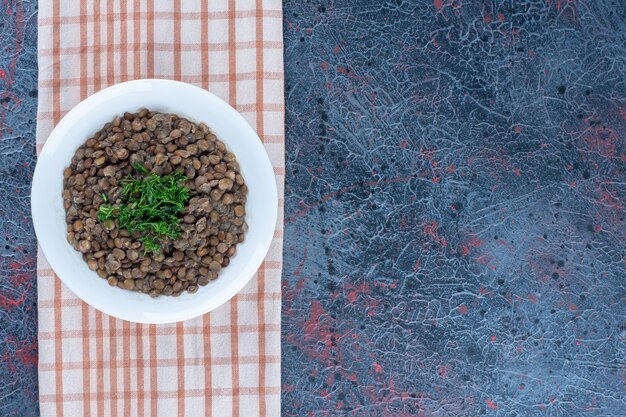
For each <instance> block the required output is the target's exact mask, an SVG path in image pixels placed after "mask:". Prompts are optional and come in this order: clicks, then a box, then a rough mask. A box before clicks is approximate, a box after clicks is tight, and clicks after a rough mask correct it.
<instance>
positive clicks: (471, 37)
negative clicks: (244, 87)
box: [282, 0, 626, 417]
mask: <svg viewBox="0 0 626 417" xmlns="http://www.w3.org/2000/svg"><path fill="white" fill-rule="evenodd" d="M284 13H285V22H284V32H285V48H286V50H285V62H286V63H285V69H286V97H287V114H286V120H287V155H286V156H287V172H286V175H287V186H286V196H285V209H286V215H285V217H286V225H285V258H284V260H285V267H284V272H283V322H282V332H283V333H282V334H283V338H282V340H283V342H282V347H283V359H282V376H283V397H282V398H283V403H282V411H283V415H284V416H316V417H319V416H338V415H349V416H477V415H482V414H485V415H493V416H496V415H497V416H582V415H585V416H588V415H602V416H607V415H610V416H616V415H626V395H625V392H626V390H625V383H626V366H625V362H624V358H625V357H626V344H625V337H626V331H625V330H626V329H625V326H624V317H625V312H626V309H625V305H626V304H625V302H626V300H625V295H626V291H625V282H626V281H625V275H626V250H625V249H626V248H625V235H626V233H625V231H626V226H625V223H624V215H625V214H626V213H625V209H624V205H625V204H626V172H625V169H626V81H625V80H626V46H625V43H624V41H625V37H626V7H625V6H624V3H623V2H620V1H580V0H579V1H566V0H541V1H485V2H478V1H460V0H434V1H432V0H430V1H407V0H393V1H373V0H365V1H358V2H357V1H332V2H326V1H323V2H321V3H320V2H303V1H299V0H287V1H286V2H285V10H284Z"/></svg>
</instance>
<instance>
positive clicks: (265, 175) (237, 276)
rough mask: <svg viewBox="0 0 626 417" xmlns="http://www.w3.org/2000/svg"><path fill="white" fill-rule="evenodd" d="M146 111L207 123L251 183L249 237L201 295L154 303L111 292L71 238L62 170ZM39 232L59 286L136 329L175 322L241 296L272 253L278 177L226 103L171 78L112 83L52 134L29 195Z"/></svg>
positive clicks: (140, 296) (254, 138) (254, 136)
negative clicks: (120, 120) (100, 136)
mask: <svg viewBox="0 0 626 417" xmlns="http://www.w3.org/2000/svg"><path fill="white" fill-rule="evenodd" d="M141 107H146V108H148V109H150V110H156V111H163V112H169V113H175V114H178V115H180V116H183V117H186V118H189V119H190V120H192V121H195V122H204V123H206V124H207V125H208V126H209V128H210V129H211V130H212V131H213V132H214V133H215V134H216V135H217V137H218V138H219V139H221V140H222V141H223V142H224V143H225V144H226V146H227V147H228V148H229V149H230V150H231V151H232V152H233V153H234V154H235V155H236V156H237V159H238V161H239V164H240V166H241V174H242V175H243V177H244V179H245V181H246V185H247V186H248V189H249V191H248V199H247V202H246V222H247V223H248V226H249V229H248V232H247V233H246V239H245V241H244V242H243V243H242V244H239V245H238V246H237V254H236V255H235V256H233V258H232V259H231V262H230V265H229V266H228V267H227V268H224V269H223V270H222V272H221V273H220V275H219V277H218V278H217V279H216V280H214V281H212V282H210V283H209V284H208V285H207V286H205V287H200V289H199V290H198V292H197V293H195V294H189V293H186V292H185V293H183V294H182V295H181V296H180V297H177V298H174V297H165V296H161V297H158V298H151V297H149V296H148V295H146V294H140V293H135V292H131V291H126V290H121V289H119V288H116V287H111V286H109V285H108V284H107V282H106V280H104V279H102V278H100V277H98V276H97V275H96V273H95V272H93V271H91V270H90V269H89V268H88V267H87V264H86V263H85V262H84V261H83V259H82V257H81V254H80V253H78V252H77V251H76V250H75V249H74V248H73V247H72V246H71V245H70V244H69V243H68V242H67V240H66V236H67V226H66V223H65V210H64V209H63V198H62V196H61V194H62V191H63V169H64V168H65V167H67V166H68V165H69V163H70V161H71V158H72V156H73V155H74V152H76V149H78V147H79V146H80V145H82V144H83V143H84V142H85V141H86V140H87V139H88V138H90V137H91V136H92V135H93V134H94V133H96V132H97V131H99V130H100V129H101V128H102V126H104V124H105V123H107V122H110V121H111V120H112V119H113V118H114V117H115V116H118V115H122V114H123V113H124V112H125V111H130V112H135V111H137V110H138V109H139V108H141ZM31 199H32V201H31V209H32V213H33V223H34V226H35V232H36V233H37V238H38V239H39V244H40V245H41V249H42V250H43V253H44V254H45V256H46V258H47V260H48V262H49V263H50V265H51V266H52V269H53V270H54V272H55V273H56V274H57V275H58V276H59V278H61V281H63V283H64V284H65V285H67V287H68V288H69V289H70V290H72V291H73V292H74V294H76V295H77V296H78V297H80V298H81V299H82V300H83V301H85V302H86V303H88V304H89V305H91V306H93V307H95V308H97V309H98V310H100V311H102V312H103V313H106V314H109V315H111V316H114V317H117V318H120V319H123V320H129V321H134V322H139V323H173V322H177V321H181V320H187V319H190V318H193V317H196V316H200V315H202V314H204V313H207V312H209V311H211V310H213V309H215V308H217V307H219V306H220V305H221V304H223V303H225V302H226V301H228V300H229V299H230V298H231V297H233V296H234V295H235V294H236V293H237V292H239V291H240V290H241V289H242V288H243V287H244V286H245V285H246V283H247V282H248V281H249V280H250V278H252V276H253V275H254V273H255V272H256V271H257V269H258V268H259V266H260V265H261V262H262V261H263V258H265V255H266V254H267V251H268V249H269V246H270V243H271V241H272V237H273V235H274V229H275V227H276V218H277V212H278V192H277V188H276V178H275V176H274V170H273V169H272V165H271V163H270V160H269V157H268V155H267V153H266V152H265V148H264V147H263V144H262V143H261V140H260V139H259V137H258V136H257V134H256V133H255V132H254V130H253V129H252V128H251V127H250V125H248V123H247V122H246V121H245V120H244V118H243V117H242V116H241V115H240V114H239V113H238V112H237V111H236V110H235V109H233V108H232V107H230V106H229V105H228V104H227V103H225V102H224V101H222V100H221V99H219V98H218V97H216V96H215V95H213V94H211V93H209V92H208V91H206V90H203V89H201V88H198V87H195V86H192V85H189V84H185V83H181V82H177V81H170V80H136V81H129V82H125V83H121V84H117V85H114V86H112V87H109V88H107V89H104V90H102V91H100V92H98V93H96V94H94V95H92V96H91V97H89V98H87V99H86V100H84V101H83V102H81V103H80V104H78V105H77V106H76V107H74V108H73V109H72V110H71V111H70V112H69V113H67V115H66V116H65V117H64V118H63V119H62V120H61V122H60V123H59V124H58V125H57V126H56V127H55V128H54V130H53V131H52V133H51V134H50V137H49V138H48V141H47V142H46V144H45V146H44V147H43V150H42V151H41V155H40V156H39V159H38V161H37V167H36V168H35V175H34V178H33V188H32V194H31Z"/></svg>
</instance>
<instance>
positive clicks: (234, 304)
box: [37, 0, 285, 417]
mask: <svg viewBox="0 0 626 417" xmlns="http://www.w3.org/2000/svg"><path fill="white" fill-rule="evenodd" d="M38 54H39V111H38V115H37V146H38V150H39V149H41V146H42V145H43V143H44V142H45V140H46V138H47V136H48V134H49V133H50V131H51V130H52V128H53V126H54V125H55V124H56V123H57V122H58V121H59V119H60V118H61V117H62V116H63V115H64V114H65V112H67V111H68V110H70V108H72V106H74V105H75V104H77V103H78V102H79V101H80V100H82V99H84V98H85V97H87V96H89V95H90V94H92V93H94V92H96V91H98V90H100V89H102V88H104V87H107V86H109V85H111V84H114V83H119V82H122V81H127V80H131V79H138V78H170V79H177V80H182V81H185V82H188V83H193V84H197V85H199V86H202V87H204V88H206V89H208V90H210V91H211V92H213V93H215V94H217V95H218V96H220V97H222V98H223V99H225V100H226V101H228V102H229V103H230V104H231V105H232V106H234V107H235V108H236V109H238V110H239V111H240V112H241V113H242V114H243V115H244V117H245V118H246V119H247V120H248V122H249V123H250V124H251V125H252V126H253V127H254V128H255V129H256V131H257V132H258V134H259V136H260V137H261V138H262V140H263V142H264V144H265V146H266V149H267V151H268V153H269V155H270V158H271V160H272V163H273V165H274V170H275V172H276V176H277V178H278V182H279V196H280V197H281V198H280V201H279V207H281V213H280V214H279V227H278V229H277V231H276V233H275V236H274V241H273V244H272V247H271V249H270V251H269V254H268V256H267V258H266V260H265V262H264V264H263V265H262V266H261V269H260V270H259V272H258V273H257V275H256V276H255V277H254V278H253V279H252V280H251V281H250V283H249V285H247V286H246V287H245V289H244V290H243V291H242V292H241V293H240V294H239V295H237V296H236V297H235V298H233V299H232V300H231V301H230V302H228V303H227V304H225V305H224V306H222V307H221V308H219V309H217V310H215V311H213V312H211V313H210V314H206V315H204V316H203V317H199V318H197V319H194V320H189V321H186V322H183V323H178V324H173V325H140V324H134V323H129V322H125V321H121V320H117V319H115V318H113V317H109V316H107V315H105V314H102V313H100V312H99V311H96V310H94V309H93V308H91V307H89V306H87V305H86V304H85V303H83V302H82V301H80V300H79V299H78V298H77V297H76V296H75V295H74V294H72V293H71V292H70V291H69V290H68V289H67V288H66V287H65V286H64V285H63V284H62V283H61V281H59V279H58V278H56V277H55V276H54V273H53V271H52V270H51V269H50V266H49V265H48V264H47V262H46V260H45V258H44V257H43V255H42V253H41V252H40V253H39V262H38V271H37V277H38V298H39V390H40V394H39V400H40V404H41V415H42V416H44V417H46V416H70V417H75V416H124V417H125V416H167V417H171V416H192V417H200V416H220V417H221V416H231V415H233V416H246V417H250V416H257V415H261V416H278V415H279V414H280V288H281V287H280V272H281V253H282V249H281V246H282V207H283V199H282V196H283V179H284V173H285V168H284V135H283V128H284V125H283V120H284V102H283V60H282V56H283V51H282V8H281V2H280V0H199V1H182V0H175V1H156V0H122V1H114V0H81V1H72V0H40V1H39V52H38Z"/></svg>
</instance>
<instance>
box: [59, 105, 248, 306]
mask: <svg viewBox="0 0 626 417" xmlns="http://www.w3.org/2000/svg"><path fill="white" fill-rule="evenodd" d="M136 164H138V165H136ZM138 167H141V168H143V169H140V171H141V173H140V174H138V173H137V168H138ZM172 173H179V174H180V175H182V176H184V177H183V179H182V181H181V183H180V184H181V185H182V186H184V187H185V188H187V189H188V191H189V200H188V202H187V205H186V206H185V208H184V210H183V212H182V213H180V218H179V223H178V225H179V227H180V232H181V233H180V236H179V237H177V238H169V237H163V238H162V240H160V241H159V244H160V248H159V247H154V246H153V247H146V244H147V243H148V242H146V241H145V240H146V239H145V237H142V235H141V233H140V232H137V231H134V232H132V233H131V232H129V231H128V230H125V229H123V228H120V225H119V220H118V219H117V218H107V219H106V220H103V221H99V220H98V216H97V213H98V210H99V209H100V208H101V206H103V205H109V207H110V206H113V207H115V206H119V205H121V204H123V203H124V200H125V198H126V196H125V195H124V194H123V193H122V189H123V183H124V178H127V177H128V176H129V175H133V176H135V177H137V175H143V176H147V175H151V174H154V175H157V176H167V175H170V174H172ZM63 186H64V187H63V188H64V189H63V203H64V207H65V210H66V222H67V240H68V242H69V243H70V244H71V245H72V246H74V248H75V249H76V250H77V251H79V252H81V253H82V256H83V259H84V260H85V262H87V265H88V266H89V268H90V269H92V270H94V271H95V272H96V273H97V274H98V276H100V277H101V278H103V279H105V280H107V282H108V283H109V285H111V286H116V287H118V288H122V289H126V290H131V291H138V292H142V293H146V294H149V295H150V296H152V297H157V296H159V295H171V296H179V295H180V294H181V293H182V292H183V291H187V292H189V293H195V292H197V291H198V286H204V285H207V284H208V283H209V282H210V281H211V280H214V279H216V278H217V277H218V274H219V273H220V271H221V270H222V269H223V268H225V267H227V266H228V265H229V264H230V258H231V257H232V256H234V255H235V253H236V246H237V244H238V243H241V242H243V240H244V237H245V233H246V230H247V228H248V226H247V224H246V223H245V219H244V215H245V203H246V195H247V191H248V188H247V187H246V185H245V182H244V180H243V177H242V176H241V174H240V172H239V164H238V163H237V159H236V158H235V155H234V154H233V153H232V152H230V151H228V149H227V148H226V146H225V145H224V143H223V142H221V141H220V140H219V139H218V138H217V137H216V136H215V135H214V134H213V133H212V132H211V131H210V130H209V128H208V127H207V126H206V125H205V124H203V123H199V124H196V123H193V122H191V121H189V120H186V119H184V118H182V117H180V116H177V115H175V114H167V113H160V112H154V111H149V110H147V109H141V110H139V111H138V112H136V113H128V112H127V113H124V115H123V116H120V117H116V118H115V119H113V120H112V121H111V122H109V123H107V124H105V125H104V127H103V128H102V129H101V130H100V131H99V132H97V133H96V134H95V135H93V137H91V138H89V139H88V140H87V141H86V142H85V143H84V144H83V145H82V146H81V147H80V148H79V149H78V150H77V151H76V153H75V154H74V157H73V158H72V161H71V164H70V166H69V167H67V168H65V170H64V171H63ZM152 243H154V242H152ZM157 246H158V245H157ZM149 251H153V252H155V253H150V254H149V255H147V254H146V253H147V252H149Z"/></svg>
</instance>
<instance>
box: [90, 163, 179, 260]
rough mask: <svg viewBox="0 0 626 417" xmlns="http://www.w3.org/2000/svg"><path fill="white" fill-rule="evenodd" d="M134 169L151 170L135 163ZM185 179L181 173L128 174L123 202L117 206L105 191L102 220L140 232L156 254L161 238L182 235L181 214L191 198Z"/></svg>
mask: <svg viewBox="0 0 626 417" xmlns="http://www.w3.org/2000/svg"><path fill="white" fill-rule="evenodd" d="M133 168H135V170H137V171H138V172H140V173H141V174H147V173H148V172H149V171H148V170H147V169H146V168H145V167H144V166H143V165H141V164H139V163H134V164H133ZM185 178H186V177H185V176H184V175H183V174H181V173H180V172H174V173H172V174H169V175H164V176H159V175H157V174H150V175H148V176H145V177H144V178H142V179H137V178H134V177H132V176H130V175H128V176H127V177H126V178H124V179H123V180H122V203H121V204H120V205H117V206H113V205H111V204H110V203H108V201H109V199H108V197H107V196H106V195H105V194H103V195H102V199H103V201H104V203H103V204H102V205H101V206H100V207H99V208H98V212H97V217H98V220H100V221H105V220H109V219H117V222H118V225H119V227H120V228H121V229H126V230H127V231H128V232H129V233H132V234H138V235H140V237H139V241H140V242H142V243H143V245H144V252H145V253H148V252H152V253H156V252H158V251H159V250H160V247H161V246H160V242H161V241H163V240H165V239H167V238H171V239H176V238H177V237H179V236H180V234H181V229H180V225H179V224H178V223H179V216H180V214H181V213H182V212H183V210H184V209H185V205H186V204H187V200H189V190H188V189H187V188H186V187H184V186H182V185H180V183H181V182H183V181H184V180H185Z"/></svg>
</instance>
